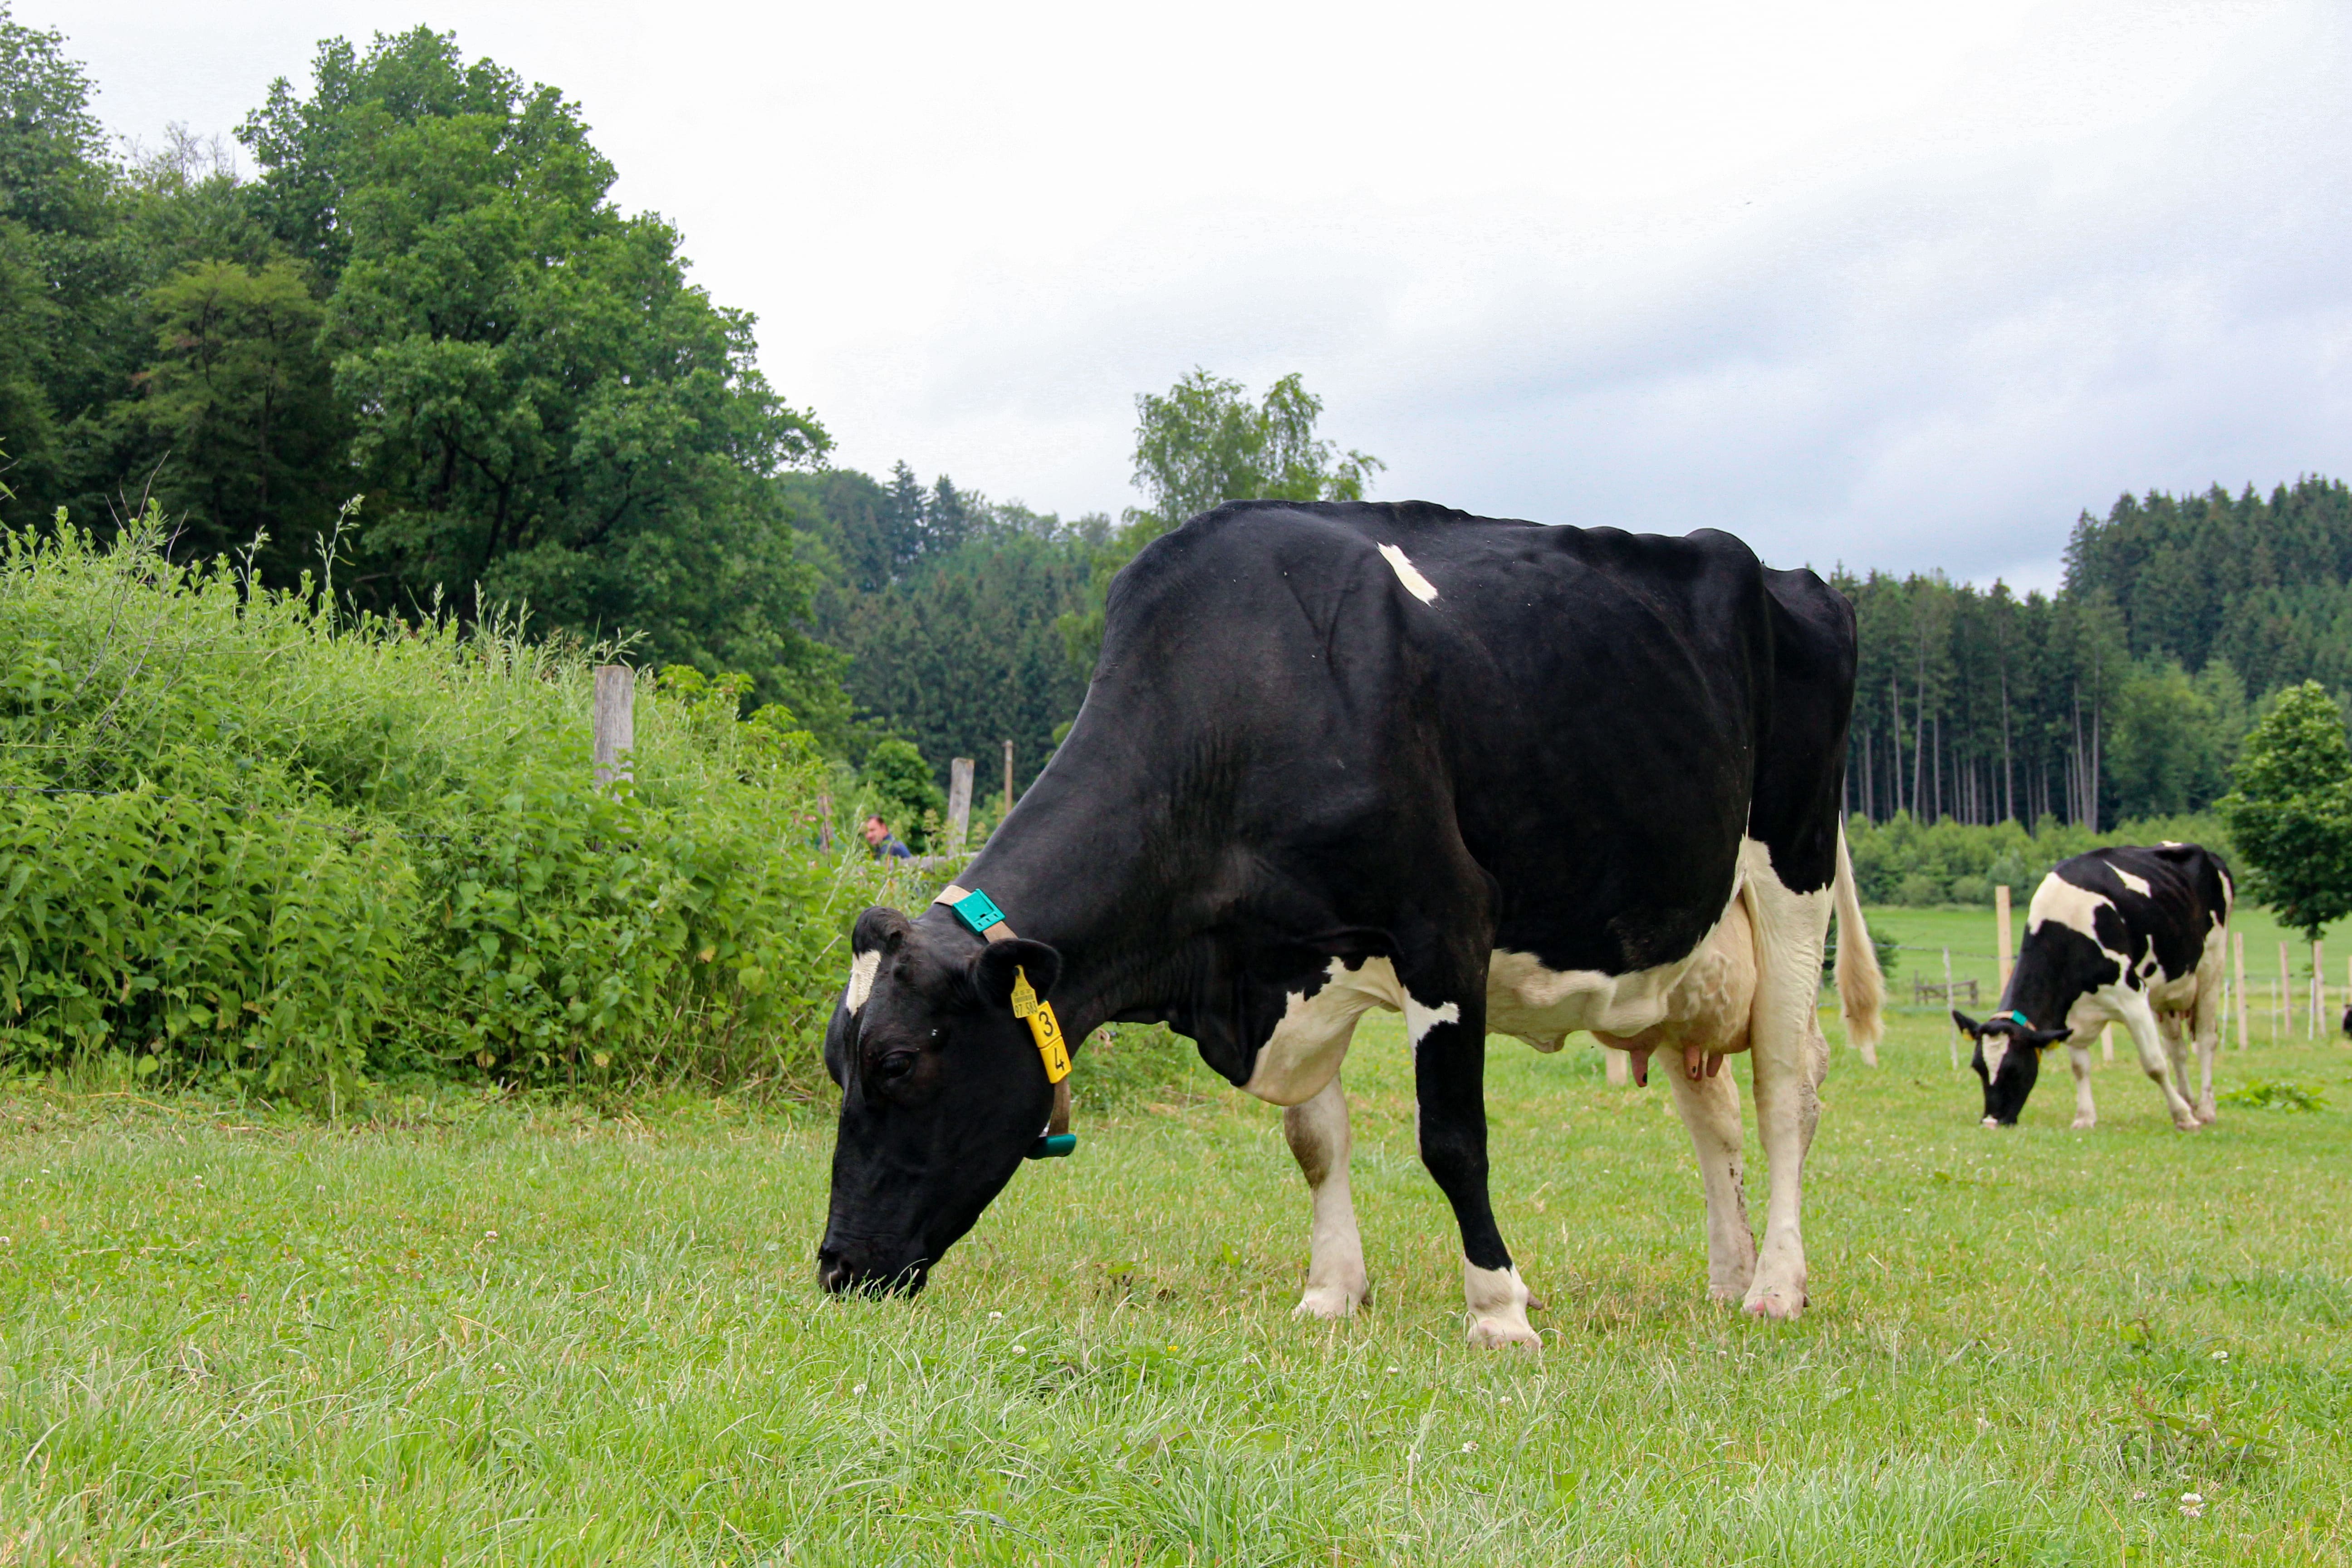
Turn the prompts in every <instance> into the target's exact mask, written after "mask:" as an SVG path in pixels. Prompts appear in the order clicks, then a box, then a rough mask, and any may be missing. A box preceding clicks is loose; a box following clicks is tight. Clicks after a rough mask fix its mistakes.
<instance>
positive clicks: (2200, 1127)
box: [2172, 1110, 2205, 1132]
mask: <svg viewBox="0 0 2352 1568" xmlns="http://www.w3.org/2000/svg"><path fill="white" fill-rule="evenodd" d="M2172 1125H2173V1128H2174V1129H2175V1130H2176V1131H2181V1132H2201V1131H2204V1130H2205V1124H2204V1123H2203V1122H2202V1121H2198V1120H2197V1113H2196V1112H2195V1111H2193V1110H2192V1111H2190V1112H2189V1114H2188V1115H2187V1116H2185V1117H2183V1116H2176V1117H2174V1118H2173V1119H2172Z"/></svg>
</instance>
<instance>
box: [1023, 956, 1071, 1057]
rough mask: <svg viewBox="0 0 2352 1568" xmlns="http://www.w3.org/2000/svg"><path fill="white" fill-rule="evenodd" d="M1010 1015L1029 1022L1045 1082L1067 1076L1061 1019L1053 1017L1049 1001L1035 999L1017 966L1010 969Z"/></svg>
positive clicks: (1025, 978)
mask: <svg viewBox="0 0 2352 1568" xmlns="http://www.w3.org/2000/svg"><path fill="white" fill-rule="evenodd" d="M1013 1016H1014V1017H1016V1018H1025V1019H1027V1020H1028V1021H1029V1032H1030V1033H1031V1034H1032V1035H1034V1036H1035V1037H1036V1038H1037V1054H1038V1056H1039V1057H1041V1058H1044V1059H1045V1081H1046V1082H1047V1083H1059V1082H1061V1081H1062V1080H1063V1079H1066V1078H1067V1077H1069V1076H1070V1048H1069V1047H1068V1046H1066V1045H1065V1044H1064V1043H1063V1041H1062V1025H1061V1021H1060V1020H1059V1019H1057V1018H1055V1016H1054V1007H1053V1004H1052V1003H1050V1002H1041V1001H1039V1000H1038V999H1037V993H1036V990H1035V988H1034V987H1033V986H1032V985H1031V984H1029V975H1028V973H1027V972H1026V971H1025V970H1023V969H1021V968H1019V967H1017V966H1016V967H1015V968H1014V969H1013Z"/></svg>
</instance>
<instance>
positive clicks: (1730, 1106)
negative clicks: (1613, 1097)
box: [1666, 1072, 1756, 1301]
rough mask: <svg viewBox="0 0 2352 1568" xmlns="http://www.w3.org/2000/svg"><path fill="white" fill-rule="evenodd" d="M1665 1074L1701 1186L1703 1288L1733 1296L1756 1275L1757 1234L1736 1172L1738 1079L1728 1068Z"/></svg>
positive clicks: (1738, 1296) (1738, 1295)
mask: <svg viewBox="0 0 2352 1568" xmlns="http://www.w3.org/2000/svg"><path fill="white" fill-rule="evenodd" d="M1666 1077H1667V1079H1668V1081H1670V1082H1671V1083H1673V1085H1674V1086H1675V1110H1679V1111H1681V1112H1682V1117H1683V1125H1684V1126H1685V1127H1687V1128H1688V1129H1690V1136H1691V1147H1692V1148H1693V1149H1694V1150H1695V1151H1696V1152H1697V1154H1698V1170H1699V1179H1700V1181H1701V1182H1702V1183H1703V1184H1705V1186H1706V1293H1707V1294H1708V1295H1709V1296H1711V1297H1713V1298H1714V1299H1715V1300H1718V1301H1737V1300H1740V1299H1741V1298H1742V1297H1743V1296H1745V1295H1746V1294H1747V1293H1748V1285H1749V1284H1750V1283H1751V1282H1752V1281H1753V1280H1754V1279H1755V1277H1756V1237H1755V1235H1754V1234H1753V1233H1752V1232H1750V1231H1749V1230H1748V1189H1747V1187H1746V1186H1745V1185H1744V1184H1742V1182H1741V1180H1740V1173H1739V1136H1740V1134H1739V1087H1738V1080H1737V1079H1734V1078H1733V1077H1732V1076H1731V1075H1730V1074H1729V1073H1727V1072H1715V1073H1708V1074H1706V1075H1704V1076H1702V1077H1700V1078H1699V1079H1696V1080H1694V1079H1692V1078H1691V1076H1690V1075H1689V1074H1688V1073H1686V1072H1675V1073H1669V1074H1667V1075H1666Z"/></svg>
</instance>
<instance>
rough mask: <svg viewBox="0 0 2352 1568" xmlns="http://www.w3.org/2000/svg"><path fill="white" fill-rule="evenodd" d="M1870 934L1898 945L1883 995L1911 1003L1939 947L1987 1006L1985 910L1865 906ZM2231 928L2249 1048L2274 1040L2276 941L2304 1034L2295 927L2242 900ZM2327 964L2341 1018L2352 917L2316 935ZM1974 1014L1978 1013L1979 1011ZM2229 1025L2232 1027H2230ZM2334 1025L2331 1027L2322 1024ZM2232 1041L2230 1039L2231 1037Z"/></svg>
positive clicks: (1989, 973)
mask: <svg viewBox="0 0 2352 1568" xmlns="http://www.w3.org/2000/svg"><path fill="white" fill-rule="evenodd" d="M1864 916H1865V917H1866V919H1867V921H1868V923H1869V926H1870V930H1871V932H1872V934H1873V935H1874V936H1877V937H1879V938H1881V939H1882V940H1884V939H1890V938H1891V939H1892V940H1893V941H1894V942H1895V943H1896V944H1897V945H1898V946H1899V947H1900V948H1901V949H1902V951H1901V952H1900V953H1899V954H1898V955H1897V957H1896V961H1895V974H1894V976H1893V978H1892V979H1891V980H1890V981H1889V983H1888V985H1887V994H1888V995H1889V996H1890V997H1891V998H1892V999H1893V1000H1894V1001H1895V1002H1896V1003H1897V1004H1899V1005H1910V1004H1911V1002H1912V1000H1913V996H1914V992H1913V990H1912V983H1913V982H1914V981H1917V980H1927V981H1932V982H1935V983H1937V984H1941V983H1942V981H1943V978H1944V960H1943V954H1942V952H1941V950H1942V949H1944V948H1947V947H1948V948H1950V949H1951V950H1952V977H1953V978H1954V979H1955V980H1970V979H1973V980H1975V981H1976V982H1977V984H1978V987H1979V991H1978V994H1979V996H1980V997H1981V998H1982V1003H1981V1005H1982V1008H1983V1009H1984V1010H1988V1011H1989V1010H1990V1008H1991V1007H1992V1006H1993V1005H1994V997H1995V994H1996V992H1997V989H1998V988H1997V987H1996V986H1995V985H1994V984H1993V978H1994V972H1993V957H1992V954H1993V913H1992V910H1990V909H1983V910H1970V909H1959V908H1956V907H1950V906H1947V907H1945V908H1941V909H1925V910H1922V909H1895V908H1873V909H1869V910H1864ZM2231 930H2232V931H2233V932H2234V933H2235V934H2237V935H2240V936H2242V937H2244V938H2245V942H2246V979H2247V982H2248V986H2247V989H2248V991H2249V993H2250V999H2251V1001H2252V1007H2251V1008H2250V1009H2249V1012H2248V1016H2247V1020H2246V1023H2247V1029H2248V1032H2249V1033H2250V1034H2252V1037H2253V1040H2254V1043H2255V1044H2256V1045H2258V1046H2259V1045H2265V1044H2270V1043H2273V1042H2276V1041H2277V1040H2279V1038H2280V1028H2279V1023H2278V1019H2277V1017H2276V1016H2275V1007H2276V1003H2277V996H2278V992H2277V985H2278V974H2279V958H2278V952H2279V943H2280V942H2285V943H2286V945H2287V962H2288V965H2289V968H2290V971H2291V973H2292V981H2291V984H2290V985H2289V987H2288V995H2289V996H2290V997H2291V998H2292V999H2293V1001H2294V1004H2295V1010H2294V1013H2293V1015H2292V1016H2290V1017H2289V1018H2288V1020H2287V1027H2286V1030H2285V1036H2284V1037H2285V1039H2286V1040H2287V1041H2290V1042H2291V1041H2296V1040H2302V1039H2304V1038H2305V1031H2306V1025H2307V1016H2306V1011H2307V1006H2308V1004H2307V1003H2306V1002H2305V997H2306V996H2307V994H2308V987H2309V986H2310V984H2311V944H2310V943H2309V942H2305V940H2304V937H2303V933H2302V932H2301V931H2283V930H2281V929H2280V928H2279V923H2278V921H2276V920H2274V919H2273V917H2272V915H2271V912H2270V911H2269V910H2264V909H2257V908H2254V907H2252V906H2251V905H2242V906H2241V907H2240V908H2239V910H2237V912H2236V915H2235V917H2234V918H2233V920H2232V921H2231ZM2024 940H2025V910H2024V909H2023V908H2022V907H2020V908H2019V909H2018V910H2015V911H2014V912H2013V913H2012V914H2011V917H2010V942H2011V955H2012V956H2014V954H2015V952H2016V944H2018V943H2020V942H2023V941H2024ZM2322 941H2324V942H2326V949H2325V953H2326V964H2327V974H2326V981H2327V996H2328V1000H2329V1004H2330V1011H2331V1013H2332V1015H2333V1016H2334V1017H2336V1018H2337V1019H2341V1018H2342V1016H2343V1010H2344V1008H2345V1007H2346V1006H2347V1005H2352V995H2347V990H2346V987H2347V984H2352V971H2347V967H2346V965H2347V962H2352V921H2338V922H2337V923H2336V925H2334V926H2331V927H2329V928H2328V929H2327V930H2326V931H2325V932H2323V933H2322ZM1979 1016H1982V1013H1981V1012H1980V1013H1979ZM2231 1027H2232V1028H2233V1029H2234V1028H2235V1026H2234V1025H2232V1026H2231ZM2330 1027H2331V1028H2333V1027H2334V1026H2333V1025H2331V1026H2330ZM2231 1038H2232V1039H2234V1038H2235V1036H2234V1035H2232V1037H2231Z"/></svg>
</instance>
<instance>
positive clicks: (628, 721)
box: [596, 664, 637, 789]
mask: <svg viewBox="0 0 2352 1568" xmlns="http://www.w3.org/2000/svg"><path fill="white" fill-rule="evenodd" d="M636 710H637V672H636V671H635V670H634V669H631V668H629V667H628V666H627V665H625V664H600V665H598V666H597V667H596V787H597V788H598V789H603V788H604V787H605V786H606V785H607V784H611V783H612V782H613V781H614V779H616V778H621V779H625V778H627V777H628V776H629V764H628V763H625V762H623V761H622V760H621V753H623V752H627V751H630V750H632V749H634V748H635V745H636V743H637V712H636Z"/></svg>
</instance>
